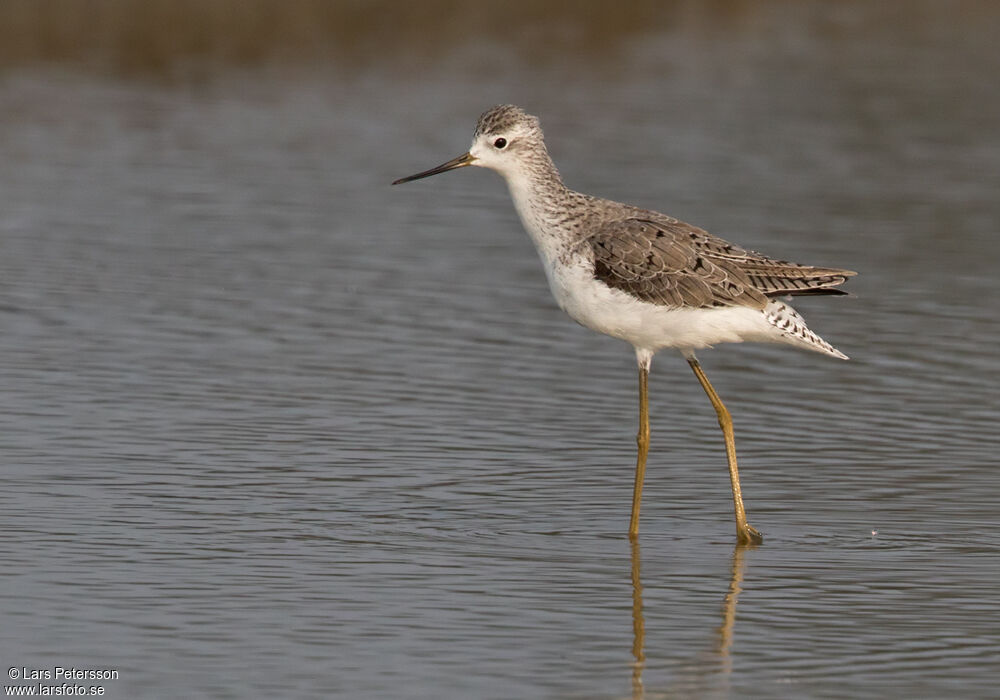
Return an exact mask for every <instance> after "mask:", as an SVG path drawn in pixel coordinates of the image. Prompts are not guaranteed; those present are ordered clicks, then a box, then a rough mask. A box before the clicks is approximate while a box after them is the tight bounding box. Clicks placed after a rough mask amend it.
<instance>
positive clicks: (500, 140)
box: [493, 136, 507, 148]
mask: <svg viewBox="0 0 1000 700" xmlns="http://www.w3.org/2000/svg"><path fill="white" fill-rule="evenodd" d="M493 145H494V146H496V147H497V148H503V147H504V146H506V145H507V139H505V138H504V137H503V136H501V137H500V138H498V139H497V140H496V141H494V142H493Z"/></svg>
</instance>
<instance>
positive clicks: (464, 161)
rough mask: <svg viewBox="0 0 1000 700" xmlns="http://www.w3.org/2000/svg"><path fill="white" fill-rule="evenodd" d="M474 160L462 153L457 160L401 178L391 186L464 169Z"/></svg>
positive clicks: (467, 154)
mask: <svg viewBox="0 0 1000 700" xmlns="http://www.w3.org/2000/svg"><path fill="white" fill-rule="evenodd" d="M475 160H476V159H475V157H474V156H473V155H472V154H471V153H463V154H462V155H460V156H459V157H458V158H452V159H451V160H449V161H448V162H447V163H442V164H441V165H439V166H437V167H436V168H431V169H430V170H425V171H423V172H422V173H417V174H416V175H410V176H409V177H401V178H399V179H398V180H396V181H395V182H393V183H392V184H394V185H401V184H403V183H404V182H411V181H413V180H420V179H421V178H425V177H430V176H431V175H437V174H438V173H446V172H448V171H449V170H454V169H455V168H464V167H465V166H466V165H472V163H473V162H474V161H475Z"/></svg>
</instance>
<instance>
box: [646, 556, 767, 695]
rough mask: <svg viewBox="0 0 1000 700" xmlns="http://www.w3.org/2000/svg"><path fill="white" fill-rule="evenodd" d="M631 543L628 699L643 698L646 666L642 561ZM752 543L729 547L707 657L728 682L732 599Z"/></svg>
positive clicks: (739, 587)
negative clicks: (728, 562) (724, 588)
mask: <svg viewBox="0 0 1000 700" xmlns="http://www.w3.org/2000/svg"><path fill="white" fill-rule="evenodd" d="M630 540H631V545H632V657H633V661H632V700H641V699H642V698H644V697H645V687H644V686H643V684H642V671H643V669H644V668H645V666H646V649H645V647H646V619H645V616H644V615H643V610H642V579H641V569H642V562H641V556H640V554H639V541H638V538H630ZM752 547H753V545H745V544H737V545H736V547H735V548H734V549H733V556H732V562H731V566H730V570H729V590H728V591H727V592H726V595H725V597H724V598H723V601H722V623H721V624H720V625H719V627H718V630H717V634H716V640H715V646H714V648H713V649H712V650H711V652H710V656H712V657H715V658H716V659H718V661H719V666H720V667H719V671H720V675H721V677H722V678H721V679H722V680H723V681H724V682H727V683H728V680H729V676H730V674H731V673H732V671H733V660H732V657H731V656H730V648H731V647H732V644H733V626H734V624H735V622H736V601H737V598H738V597H739V594H740V591H741V590H743V574H744V571H745V569H746V562H745V560H744V557H745V555H746V550H747V549H749V548H752Z"/></svg>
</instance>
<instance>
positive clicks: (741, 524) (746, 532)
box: [687, 356, 764, 544]
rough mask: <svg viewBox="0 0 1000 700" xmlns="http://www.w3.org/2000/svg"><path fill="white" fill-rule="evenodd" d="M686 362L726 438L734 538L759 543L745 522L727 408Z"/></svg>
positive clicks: (759, 538) (695, 365)
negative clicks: (734, 519)
mask: <svg viewBox="0 0 1000 700" xmlns="http://www.w3.org/2000/svg"><path fill="white" fill-rule="evenodd" d="M687 361H688V364H689V365H691V369H693V370H694V376H696V377H698V381H699V382H701V388H702V389H704V390H705V393H706V394H708V398H709V400H711V402H712V406H713V407H715V413H716V415H718V417H719V427H720V428H722V434H723V435H724V436H725V438H726V458H727V459H728V460H729V480H730V481H731V482H732V484H733V507H734V508H735V510H736V539H737V540H738V541H739V543H740V544H760V543H761V542H763V541H764V537H763V535H761V534H760V533H759V532H757V530H755V529H754V528H752V527H750V524H749V523H747V514H746V510H744V508H743V493H742V491H741V490H740V474H739V471H738V470H737V468H736V438H735V437H734V436H733V419H732V417H731V416H730V415H729V410H728V409H727V408H726V406H725V404H723V403H722V399H720V398H719V395H718V394H717V393H715V389H714V388H713V387H712V385H711V383H709V381H708V377H706V376H705V372H704V371H702V369H701V365H700V364H698V360H696V359H695V358H694V357H693V356H691V357H688V358H687Z"/></svg>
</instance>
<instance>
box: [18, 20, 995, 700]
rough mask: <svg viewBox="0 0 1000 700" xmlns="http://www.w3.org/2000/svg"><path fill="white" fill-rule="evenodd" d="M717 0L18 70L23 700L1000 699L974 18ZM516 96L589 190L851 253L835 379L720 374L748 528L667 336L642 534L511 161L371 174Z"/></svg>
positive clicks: (781, 355) (719, 358) (843, 263)
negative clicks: (287, 52)
mask: <svg viewBox="0 0 1000 700" xmlns="http://www.w3.org/2000/svg"><path fill="white" fill-rule="evenodd" d="M223 4H224V3H223ZM585 5H586V7H587V8H589V10H588V11H592V10H593V8H592V7H591V6H590V5H589V4H585ZM435 7H437V5H435ZM699 7H700V5H697V4H694V3H680V4H678V5H676V6H671V8H672V9H670V10H666V11H664V12H663V14H662V15H661V14H655V13H654V16H649V17H647V16H645V15H643V16H642V17H641V19H642V21H637V22H635V23H630V22H626V21H622V22H620V23H615V22H609V21H606V20H607V19H608V18H607V17H601V16H598V17H596V18H595V17H590V18H589V19H588V17H587V16H574V17H568V16H561V15H559V14H558V13H555V12H548V13H543V14H541V15H539V16H537V17H533V18H531V20H530V22H531V24H530V27H528V28H527V29H526V27H525V25H524V24H523V22H525V21H526V20H523V19H522V20H521V22H522V24H521V25H518V27H519V29H518V32H517V35H516V36H515V35H514V34H513V33H506V32H504V31H501V30H500V28H502V27H503V19H504V18H503V17H502V16H499V15H491V14H488V13H487V14H484V15H478V14H477V15H474V16H472V17H470V16H468V13H466V14H462V13H459V15H458V18H457V19H454V18H453V19H451V20H448V19H442V26H441V27H438V28H435V27H434V23H433V22H432V21H430V20H424V24H422V25H420V27H421V28H420V29H419V30H418V29H405V28H396V29H393V30H390V29H385V26H388V25H384V26H383V25H379V26H383V29H384V31H383V33H381V34H380V33H379V32H378V31H376V29H371V27H370V26H369V25H365V26H366V27H367V30H366V31H370V32H374V34H363V33H362V34H360V35H359V36H361V37H362V38H360V39H357V40H356V41H354V43H350V42H347V41H346V40H345V39H343V37H342V36H341V35H339V34H335V35H334V36H333V38H332V39H330V41H331V42H336V41H341V43H347V44H350V45H349V46H348V47H347V48H343V49H342V52H341V53H338V52H336V51H334V52H333V53H330V54H326V53H321V54H319V55H318V57H310V58H308V59H307V60H305V59H303V60H294V59H284V58H281V57H280V56H279V58H275V59H274V60H273V61H257V60H247V61H240V60H235V59H233V60H229V59H226V58H224V59H222V60H219V61H217V62H213V60H212V59H211V58H210V57H209V58H206V57H204V56H201V55H200V54H196V55H194V56H188V57H186V58H185V60H180V59H178V61H177V63H170V66H173V68H171V67H170V66H168V67H167V68H162V67H158V66H159V64H158V63H157V61H149V62H148V63H150V65H146V63H143V61H142V60H140V59H141V58H142V56H144V55H145V54H141V55H138V56H137V57H135V62H136V63H137V64H139V69H138V70H135V71H130V70H120V68H121V66H120V65H118V64H116V63H115V61H120V62H124V63H126V64H127V63H128V61H129V55H125V57H124V58H122V57H121V56H120V55H119V54H116V53H114V52H110V53H109V55H110V56H111V60H109V61H107V62H101V61H97V62H96V63H94V62H92V61H90V60H89V59H88V60H83V59H77V58H73V57H70V58H66V57H65V56H63V55H62V54H61V53H59V52H58V51H56V52H55V55H54V56H50V57H48V58H47V60H42V59H38V60H35V59H32V60H28V59H25V60H18V61H13V60H11V61H8V62H7V63H5V64H3V63H0V66H2V70H0V105H2V109H0V163H2V164H3V166H2V167H0V405H2V408H0V561H2V567H0V661H2V663H3V669H4V670H5V671H6V670H7V669H8V668H10V669H12V670H11V671H8V674H9V675H8V677H7V678H5V680H4V684H5V687H7V688H11V687H14V686H18V685H30V683H29V682H27V681H25V682H22V683H19V682H18V680H17V679H15V678H14V675H23V674H24V672H25V671H28V672H30V671H32V670H33V669H40V670H50V671H51V670H53V669H55V668H56V667H64V668H65V667H75V668H79V669H114V670H116V671H117V672H118V678H117V679H112V680H104V681H100V682H97V681H76V682H77V683H79V684H82V685H85V686H91V685H95V684H96V685H102V686H103V688H104V689H105V691H106V696H107V697H113V698H139V697H143V698H145V697H149V698H168V697H211V698H243V697H282V698H321V697H323V698H326V697H345V698H346V697H351V698H362V697H363V698H623V697H632V698H639V697H646V698H666V697H693V698H700V697H708V698H726V697H852V698H857V697H873V698H875V697H878V698H884V697H908V698H912V697H942V696H946V695H947V696H953V697H963V698H974V697H991V696H995V693H996V685H997V683H998V682H1000V631H998V630H1000V610H998V605H997V598H998V593H1000V588H998V580H1000V535H998V512H1000V487H998V467H1000V439H998V430H997V421H998V418H1000V353H998V346H1000V315H998V312H997V308H998V307H997V301H996V300H997V298H998V297H1000V277H998V275H997V269H998V263H1000V196H998V193H1000V130H998V129H997V128H996V125H997V124H998V123H1000V91H997V90H996V86H995V77H996V75H997V74H998V72H1000V52H998V51H997V50H996V48H995V36H996V35H997V32H996V29H997V24H998V23H1000V12H998V11H997V10H996V9H995V8H994V7H993V6H992V5H988V4H972V3H959V4H953V5H949V4H946V3H937V4H935V3H913V4H899V5H893V4H891V3H886V4H878V5H876V4H874V3H873V4H868V5H866V4H831V5H826V4H817V3H803V4H796V5H791V6H789V5H786V4H782V3H762V4H759V5H755V6H749V7H743V8H742V9H740V8H739V7H736V8H729V9H726V8H725V7H723V9H718V8H716V10H705V9H698V8H699ZM300 9H301V7H300ZM119 10H120V11H122V12H125V10H121V8H120V7H119ZM483 12H487V11H485V10H484V11H483ZM646 12H647V13H648V12H652V11H651V10H649V8H647V9H646ZM442 16H443V15H442ZM407 17H408V18H409V20H410V21H413V22H416V21H417V19H415V18H414V17H413V16H412V15H407ZM431 19H433V18H431ZM473 20H476V21H473ZM480 20H482V21H483V23H484V24H486V25H487V26H485V27H476V26H473V28H472V29H470V31H469V32H468V33H464V34H463V32H462V31H460V28H461V27H459V26H456V24H458V25H461V24H462V23H463V22H464V23H466V24H471V25H476V24H477V22H478V21H480ZM486 20H489V22H486ZM647 20H648V21H647ZM95 21H96V20H95ZM308 24H309V23H308V22H306V21H304V22H303V25H304V26H306V25H308ZM529 29H530V31H529ZM358 31H362V30H361V29H359V30H358ZM393 32H395V33H393ZM424 32H427V33H430V36H428V37H427V41H423V33H424ZM151 45H152V44H151ZM338 45H339V44H338ZM374 47H377V50H376V48H374ZM429 47H430V48H429ZM98 48H100V47H98ZM133 50H135V51H139V49H138V48H135V49H133ZM150 50H151V51H152V50H153V49H150ZM53 51H55V50H54V49H53ZM109 51H110V50H109ZM140 53H141V52H140ZM28 54H30V52H26V53H25V55H26V56H27V55H28ZM28 57H29V58H31V56H28ZM168 63H169V62H168ZM178 65H180V66H181V68H177V66H178ZM192 65H193V66H194V67H195V68H194V69H192V68H191V66H192ZM95 66H96V67H95ZM116 66H117V68H116ZM171 71H173V72H171ZM498 102H514V103H517V104H520V105H521V106H523V107H524V108H525V109H527V110H528V111H529V112H532V113H534V114H537V115H539V116H540V117H541V119H542V125H543V127H544V128H545V129H546V134H547V139H548V143H549V147H550V151H551V152H552V155H553V157H554V159H555V161H556V164H557V165H558V166H559V167H560V169H561V172H562V174H563V177H564V179H565V180H566V182H567V184H568V185H570V186H571V187H573V188H575V189H579V190H582V191H585V192H590V193H593V194H598V195H602V196H607V197H611V198H615V199H621V200H625V201H629V202H633V203H636V204H640V205H643V206H648V207H652V208H655V209H658V210H660V211H665V212H667V213H669V214H671V215H673V216H676V217H678V218H681V219H683V220H686V221H689V222H692V223H695V224H697V225H699V226H702V227H704V228H706V229H708V230H710V231H712V232H714V233H716V234H717V235H719V236H722V237H723V238H727V239H730V240H732V241H733V242H736V243H739V244H740V245H743V246H744V247H747V248H752V249H755V250H759V251H761V252H763V253H766V254H769V255H772V256H775V257H781V258H786V259H790V260H795V261H798V262H803V263H810V264H817V265H831V266H838V267H847V268H850V269H854V270H857V271H858V273H859V275H858V277H856V278H854V279H852V280H851V281H850V283H849V285H848V286H847V289H848V290H849V291H850V292H851V293H852V296H850V297H848V298H843V299H823V298H817V299H804V300H802V301H799V302H797V304H796V306H797V308H798V309H799V310H800V311H801V312H802V313H803V315H804V316H805V317H806V318H807V320H808V321H809V322H810V325H811V327H812V328H813V329H814V330H816V331H817V332H818V333H820V334H821V335H822V336H823V337H825V338H826V339H827V340H829V341H830V342H832V343H833V344H834V345H835V346H837V347H838V348H839V349H841V350H843V351H844V352H845V353H847V354H848V355H850V356H851V358H852V359H851V361H850V362H840V361H836V360H832V359H830V358H825V357H822V356H820V355H815V354H811V353H803V352H798V351H796V350H793V349H789V348H782V347H765V346H745V347H744V346H726V347H720V348H717V349H714V350H707V351H703V352H701V353H700V355H699V356H700V359H701V361H702V364H703V366H704V367H705V370H706V372H707V373H708V375H709V377H710V378H711V379H712V380H713V382H714V383H715V386H716V388H717V389H718V390H719V392H720V394H721V395H722V396H723V398H724V399H725V400H726V402H727V404H728V406H729V408H730V410H731V412H732V414H733V416H734V421H735V424H736V438H737V449H738V452H739V455H740V459H741V475H742V479H743V489H744V498H745V500H746V504H747V509H748V513H749V518H750V522H751V524H753V525H754V526H755V527H757V528H758V529H760V530H761V531H762V532H763V533H764V536H765V542H764V544H763V545H762V546H760V547H757V548H751V549H736V548H734V541H735V536H734V528H733V523H732V512H731V510H732V503H731V499H730V495H729V484H728V476H727V472H726V467H725V454H724V451H723V445H722V440H721V435H720V434H719V431H718V426H717V424H716V421H715V417H714V414H713V412H712V408H711V406H710V404H709V403H708V401H707V399H706V398H705V396H704V394H703V393H702V392H701V389H700V387H699V386H698V383H697V382H696V381H695V379H694V377H693V376H692V375H691V373H690V371H689V370H688V368H687V367H686V365H685V363H684V362H683V361H682V360H681V359H680V357H679V356H676V355H673V354H671V353H667V352H665V353H661V354H660V355H658V356H657V357H656V359H655V360H654V363H653V374H652V382H651V401H652V449H651V454H650V461H649V469H648V473H647V481H646V489H645V496H644V502H643V513H642V522H641V529H640V538H639V544H638V546H637V547H632V546H630V544H629V541H628V539H627V538H626V537H625V530H626V527H627V521H628V514H629V506H630V499H631V488H632V473H633V465H634V449H635V443H634V433H635V427H636V420H637V416H636V412H637V406H636V376H635V364H634V359H633V355H632V351H631V349H630V348H629V347H628V346H626V345H624V344H622V343H621V342H619V341H615V340H613V339H609V338H605V337H601V336H598V335H596V334H593V333H592V332H590V331H588V330H586V329H583V328H581V327H578V326H576V325H575V324H574V323H573V322H572V321H570V320H569V319H568V318H567V317H565V316H564V315H563V314H562V312H561V311H559V309H558V308H557V307H556V306H555V304H554V302H553V301H552V300H551V298H550V295H549V292H548V289H547V287H546V283H545V280H544V275H543V273H542V269H541V266H540V264H539V262H538V260H537V257H536V254H535V252H534V250H533V249H532V246H531V243H530V241H529V240H528V238H527V236H526V235H525V234H524V233H523V231H522V230H521V228H520V225H519V223H518V222H517V219H516V216H515V214H514V211H513V208H512V207H511V205H510V202H509V199H508V195H507V193H506V190H505V188H504V186H503V184H502V181H501V180H500V179H499V178H498V177H497V176H496V175H494V174H492V173H488V172H486V171H482V170H479V169H474V168H470V169H466V170H462V171H458V172H455V173H449V174H447V175H442V176H439V177H436V178H433V179H430V180H426V181H421V182H417V183H412V184H408V185H406V186H403V187H395V188H393V187H390V186H389V184H388V183H389V182H391V181H392V180H393V179H395V178H397V177H401V176H403V175H408V174H410V173H412V172H416V171H418V170H422V169H425V168H428V167H431V166H433V165H436V164H438V163H440V162H443V161H444V160H447V159H449V158H452V157H454V156H456V155H459V154H460V153H462V152H464V150H465V149H466V148H467V147H468V143H469V140H470V138H471V134H472V128H473V126H474V123H475V119H476V117H477V116H478V114H479V113H480V112H481V111H483V110H484V109H486V108H488V107H489V106H491V105H493V104H495V103H498ZM15 671H16V672H15ZM10 674H13V675H10ZM41 683H42V684H46V683H48V684H56V681H41Z"/></svg>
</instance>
